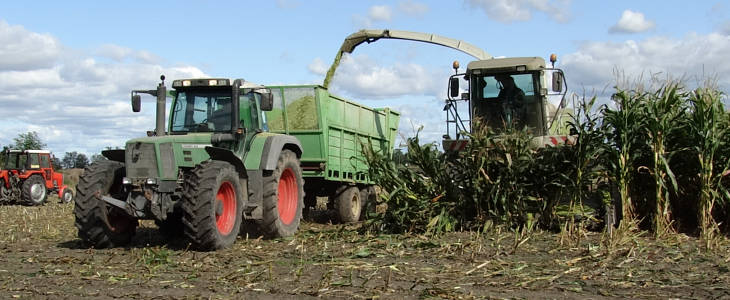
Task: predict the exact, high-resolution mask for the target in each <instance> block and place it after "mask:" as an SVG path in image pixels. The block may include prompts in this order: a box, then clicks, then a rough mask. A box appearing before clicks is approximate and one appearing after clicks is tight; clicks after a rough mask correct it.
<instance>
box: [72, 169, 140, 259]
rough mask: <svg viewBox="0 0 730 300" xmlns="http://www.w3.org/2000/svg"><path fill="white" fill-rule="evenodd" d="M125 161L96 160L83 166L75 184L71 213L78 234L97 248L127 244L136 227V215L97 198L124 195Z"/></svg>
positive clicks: (117, 197) (116, 197) (123, 197)
mask: <svg viewBox="0 0 730 300" xmlns="http://www.w3.org/2000/svg"><path fill="white" fill-rule="evenodd" d="M124 176H125V170H124V164H123V163H120V162H116V161H98V162H95V163H93V164H91V165H89V166H88V167H86V169H85V170H84V173H83V175H82V176H81V178H79V184H78V186H77V187H76V189H77V193H78V194H77V195H76V199H75V200H76V205H75V206H74V215H75V217H76V228H78V230H79V237H80V238H81V240H83V241H84V242H86V243H88V244H90V245H91V246H94V247H96V248H110V247H116V246H122V245H126V244H129V242H130V241H131V240H132V236H134V233H135V231H136V229H137V225H138V222H137V220H136V219H134V218H132V217H131V216H129V215H127V213H126V212H124V211H122V210H121V209H119V208H117V207H114V206H111V205H109V204H107V203H106V202H104V201H103V200H101V199H100V197H101V196H102V195H106V196H110V197H112V198H115V199H125V200H126V198H127V194H126V193H125V192H124V189H123V186H122V178H123V177H124Z"/></svg>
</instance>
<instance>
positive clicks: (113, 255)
mask: <svg viewBox="0 0 730 300" xmlns="http://www.w3.org/2000/svg"><path fill="white" fill-rule="evenodd" d="M72 214H73V204H59V203H57V199H56V198H49V203H47V204H46V205H44V206H41V207H28V206H21V205H5V206H0V298H20V299H23V298H74V299H81V298H82V297H83V298H84V299H112V298H122V299H230V298H237V299H240V298H245V299H307V298H314V297H320V298H327V299H332V298H333V299H359V298H368V299H371V298H382V299H421V298H446V299H473V298H476V299H566V298H567V299H610V298H642V299H647V298H650V299H651V298H661V299H667V298H688V299H692V298H694V299H713V298H730V287H729V283H730V262H729V261H730V254H729V252H728V248H729V247H728V246H730V243H729V242H728V241H727V240H725V239H721V240H718V241H716V242H714V243H713V245H712V246H713V250H704V249H706V248H705V244H704V243H701V242H700V241H699V240H697V239H696V238H691V237H686V236H683V235H677V234H674V235H670V236H669V237H667V238H663V239H660V240H656V239H654V238H652V237H648V236H646V234H644V235H641V234H636V233H624V234H620V233H619V234H615V236H613V237H610V236H607V235H605V234H601V233H580V234H574V235H572V236H571V235H567V234H558V233H550V232H540V231H537V232H533V233H529V234H519V233H514V232H510V231H507V230H501V229H499V228H495V229H493V230H489V231H488V232H486V233H481V234H478V233H453V234H446V235H442V236H440V237H437V238H428V237H424V236H412V235H371V234H360V233H358V231H357V227H358V226H360V225H357V224H356V225H350V226H344V225H332V224H321V223H315V222H304V223H303V225H302V228H301V230H300V232H299V233H298V234H297V235H296V236H295V237H293V238H290V239H278V240H261V239H246V238H245V237H242V238H240V239H239V240H238V241H237V242H236V243H235V245H234V246H233V247H232V248H230V249H226V250H223V251H218V252H195V251H189V250H187V249H186V245H185V244H184V242H182V241H165V239H164V238H163V237H162V236H161V235H159V234H158V232H157V230H156V228H155V226H154V224H153V223H151V222H143V224H142V226H141V227H140V228H139V230H138V232H137V235H136V236H135V239H134V240H133V243H132V244H131V245H130V246H129V247H128V248H116V249H104V250H95V249H86V248H82V247H81V243H80V241H79V240H78V238H77V237H76V228H75V227H74V220H73V215H72Z"/></svg>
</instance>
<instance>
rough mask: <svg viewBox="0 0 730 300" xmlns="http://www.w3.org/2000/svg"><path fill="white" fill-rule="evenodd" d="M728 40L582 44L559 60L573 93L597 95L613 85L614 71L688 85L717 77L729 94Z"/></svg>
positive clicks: (657, 39) (661, 39) (716, 35)
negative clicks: (585, 91)
mask: <svg viewBox="0 0 730 300" xmlns="http://www.w3.org/2000/svg"><path fill="white" fill-rule="evenodd" d="M727 53H730V36H727V35H722V34H719V33H711V34H706V35H703V34H696V33H692V34H689V35H687V36H685V37H684V38H682V39H673V38H666V37H653V38H648V39H645V40H641V41H633V40H628V41H625V42H620V43H615V42H586V43H583V44H582V45H580V47H579V48H578V51H576V52H574V53H571V54H567V55H565V56H564V57H563V59H562V62H561V66H562V68H563V69H565V70H566V73H567V74H566V75H567V77H568V78H567V79H568V83H570V85H571V88H572V89H573V90H574V91H579V90H580V89H581V88H585V89H586V90H587V92H589V93H590V92H601V91H602V90H604V89H606V88H610V87H611V86H612V85H613V84H615V81H616V80H615V75H614V73H615V72H614V71H619V72H621V73H623V74H625V75H626V76H629V77H632V78H638V77H639V76H643V77H644V78H646V77H650V76H652V75H657V74H658V75H659V76H661V77H667V76H669V77H673V78H685V79H688V80H689V81H688V82H687V83H688V84H693V83H695V82H701V81H703V80H705V79H709V78H715V77H717V80H718V84H719V86H720V88H721V89H723V90H724V91H726V92H727V91H730V61H728V60H727Z"/></svg>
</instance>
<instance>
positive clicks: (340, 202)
mask: <svg viewBox="0 0 730 300" xmlns="http://www.w3.org/2000/svg"><path fill="white" fill-rule="evenodd" d="M335 201H336V202H335V205H336V208H337V215H338V216H339V217H340V222H342V223H353V222H357V221H358V220H360V212H361V211H362V198H361V197H360V190H359V189H358V188H357V187H356V186H351V187H348V188H346V189H345V190H344V191H342V193H340V194H339V195H338V196H337V199H336V200H335Z"/></svg>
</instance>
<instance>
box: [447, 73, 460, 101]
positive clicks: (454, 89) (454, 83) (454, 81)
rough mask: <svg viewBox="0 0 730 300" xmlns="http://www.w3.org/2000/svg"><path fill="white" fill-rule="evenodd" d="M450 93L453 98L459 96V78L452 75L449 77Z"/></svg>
mask: <svg viewBox="0 0 730 300" xmlns="http://www.w3.org/2000/svg"><path fill="white" fill-rule="evenodd" d="M449 94H450V95H451V98H456V97H459V78H458V77H451V79H449Z"/></svg>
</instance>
